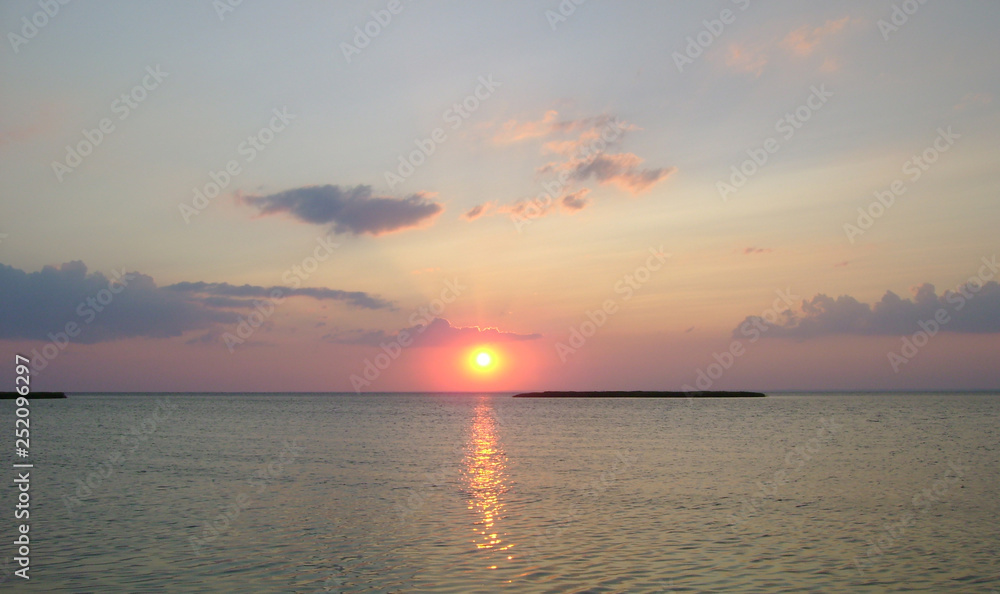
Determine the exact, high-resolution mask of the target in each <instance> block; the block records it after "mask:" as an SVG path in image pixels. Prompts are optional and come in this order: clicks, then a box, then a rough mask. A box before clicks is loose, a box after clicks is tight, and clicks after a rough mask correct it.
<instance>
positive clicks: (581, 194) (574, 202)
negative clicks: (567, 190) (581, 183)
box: [560, 188, 590, 212]
mask: <svg viewBox="0 0 1000 594" xmlns="http://www.w3.org/2000/svg"><path fill="white" fill-rule="evenodd" d="M588 193H590V190H588V189H587V188H583V189H582V190H578V191H576V192H573V193H572V194H566V195H565V196H563V197H562V200H560V203H561V204H562V205H563V208H565V209H567V210H569V211H571V212H575V211H577V210H581V209H583V208H585V207H586V206H587V205H588V204H590V198H587V194H588Z"/></svg>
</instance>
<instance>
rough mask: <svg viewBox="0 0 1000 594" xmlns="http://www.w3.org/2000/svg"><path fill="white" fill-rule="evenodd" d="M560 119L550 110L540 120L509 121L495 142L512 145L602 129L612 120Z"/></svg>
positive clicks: (592, 118)
mask: <svg viewBox="0 0 1000 594" xmlns="http://www.w3.org/2000/svg"><path fill="white" fill-rule="evenodd" d="M558 118H559V112H558V111H556V110H554V109H550V110H549V111H546V112H545V115H544V116H542V119H540V120H534V121H531V120H528V121H525V122H519V121H517V120H516V119H511V120H508V121H507V122H504V123H503V124H502V125H501V126H500V130H499V131H498V132H497V133H496V135H494V137H493V142H495V143H497V144H511V143H514V142H520V141H522V140H530V139H533V138H543V137H546V136H552V135H556V134H567V133H570V132H575V131H577V130H581V129H593V128H600V127H601V126H603V125H605V124H606V123H607V122H608V121H609V120H610V119H611V117H610V116H608V115H599V116H595V117H589V118H579V119H569V120H559V119H558Z"/></svg>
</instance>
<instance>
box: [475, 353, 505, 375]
mask: <svg viewBox="0 0 1000 594" xmlns="http://www.w3.org/2000/svg"><path fill="white" fill-rule="evenodd" d="M468 357H469V359H468V361H469V363H468V365H469V369H470V370H471V371H473V372H475V373H477V374H480V375H482V374H490V375H492V374H493V372H495V371H496V370H497V366H498V365H499V364H500V358H499V357H498V356H497V353H496V351H495V350H494V349H492V348H489V347H485V346H480V347H476V348H474V349H472V350H471V351H470V352H469V355H468Z"/></svg>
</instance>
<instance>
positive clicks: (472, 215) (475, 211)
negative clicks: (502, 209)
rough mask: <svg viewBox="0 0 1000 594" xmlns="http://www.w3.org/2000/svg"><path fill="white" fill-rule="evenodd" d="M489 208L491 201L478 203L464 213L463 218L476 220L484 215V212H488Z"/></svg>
mask: <svg viewBox="0 0 1000 594" xmlns="http://www.w3.org/2000/svg"><path fill="white" fill-rule="evenodd" d="M489 208H490V203H489V202H486V203H484V204H477V205H476V206H473V207H472V208H471V209H469V210H468V211H467V212H466V213H465V214H463V215H462V218H463V219H465V220H467V221H474V220H476V219H478V218H479V217H481V216H483V215H484V214H486V211H487V210H488V209H489Z"/></svg>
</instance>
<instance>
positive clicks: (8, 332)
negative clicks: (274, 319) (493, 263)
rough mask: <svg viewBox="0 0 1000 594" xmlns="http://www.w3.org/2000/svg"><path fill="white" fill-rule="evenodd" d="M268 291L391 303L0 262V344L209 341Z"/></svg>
mask: <svg viewBox="0 0 1000 594" xmlns="http://www.w3.org/2000/svg"><path fill="white" fill-rule="evenodd" d="M275 289H280V290H281V291H282V296H283V297H297V296H303V297H311V298H313V299H332V300H337V301H343V302H345V303H347V304H349V305H352V306H354V307H360V308H365V309H394V308H393V305H392V303H391V302H389V301H386V300H384V299H381V298H379V297H376V296H372V295H369V294H367V293H363V292H358V291H338V290H335V289H327V288H323V287H316V288H298V289H292V288H289V287H258V286H253V285H242V286H236V285H230V284H228V283H204V282H196V283H187V282H185V283H177V284H174V285H169V286H166V287H158V286H157V285H156V283H155V282H154V281H153V279H152V278H151V277H149V276H147V275H144V274H140V273H138V272H125V271H124V270H122V271H117V272H115V273H114V274H113V275H112V277H111V278H108V277H106V276H105V275H103V274H101V273H100V272H93V273H89V274H88V272H87V267H86V265H84V263H83V262H79V261H76V262H67V263H66V264H62V265H61V266H58V267H55V266H46V267H45V268H43V269H42V270H40V271H38V272H24V271H22V270H18V269H16V268H13V267H11V266H5V265H2V264H0V312H3V313H2V315H0V340H15V339H23V340H45V341H49V340H53V338H52V337H51V336H49V334H58V333H62V332H67V324H75V325H76V327H78V328H79V329H80V330H79V335H78V336H71V337H69V338H70V339H71V341H72V342H78V343H86V344H92V343H97V342H105V341H109V340H115V339H119V338H129V337H147V338H168V337H174V336H180V335H181V334H183V333H185V332H188V331H192V330H202V331H206V332H207V333H206V334H204V335H202V336H201V337H199V338H195V339H192V340H191V341H189V342H209V341H211V340H212V339H213V338H214V337H215V336H216V335H217V334H218V332H219V330H218V326H219V325H221V324H234V323H236V322H238V321H239V315H238V314H237V313H236V312H234V311H227V310H231V309H235V308H248V307H253V302H254V299H255V298H267V297H269V296H270V295H271V292H272V291H273V290H275Z"/></svg>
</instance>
